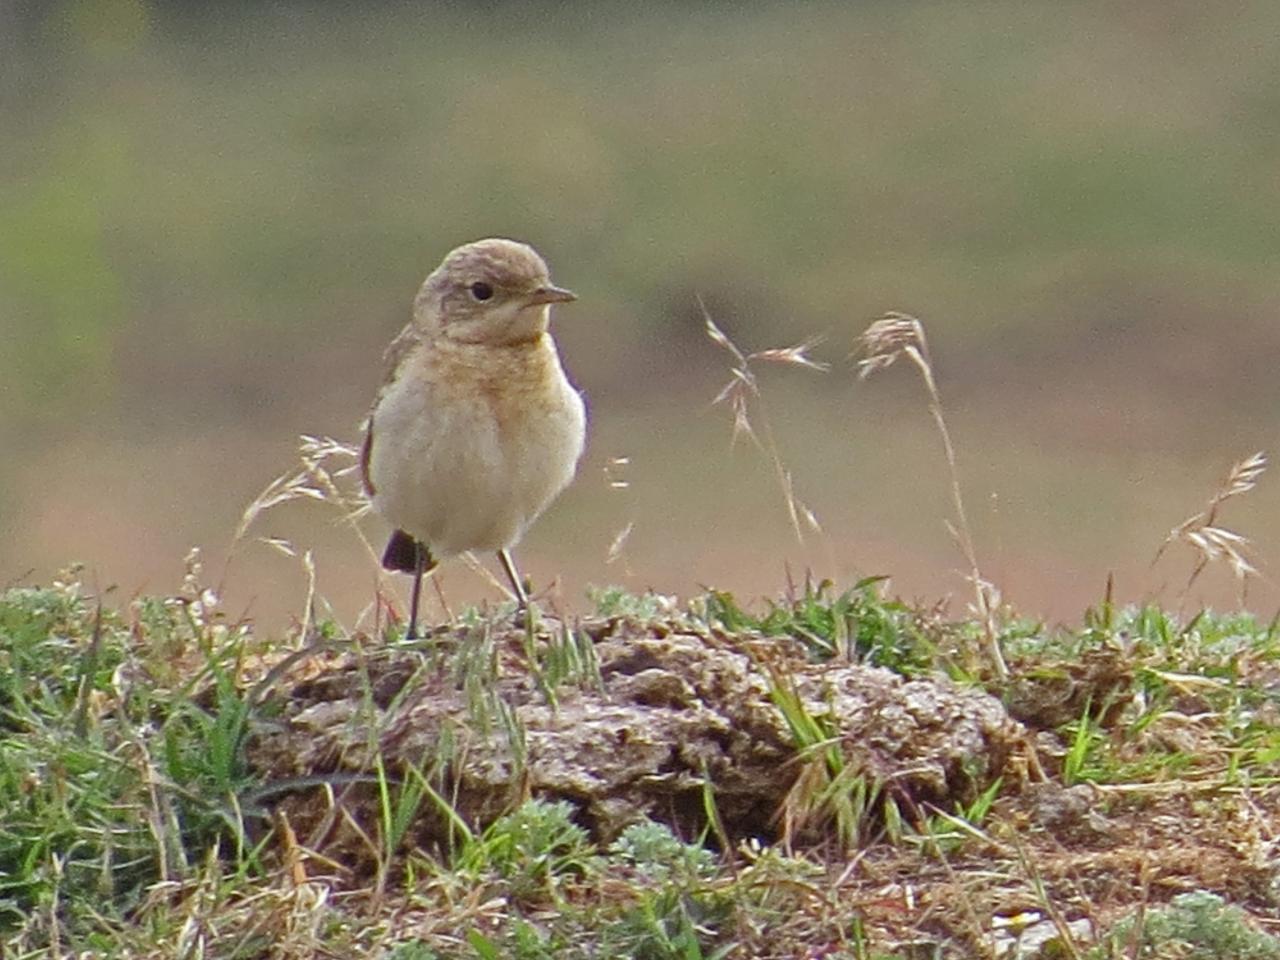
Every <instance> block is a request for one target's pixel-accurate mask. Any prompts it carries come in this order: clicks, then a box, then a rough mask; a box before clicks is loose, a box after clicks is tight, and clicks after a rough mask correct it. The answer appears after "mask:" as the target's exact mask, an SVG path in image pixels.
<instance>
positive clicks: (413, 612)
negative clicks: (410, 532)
mask: <svg viewBox="0 0 1280 960" xmlns="http://www.w3.org/2000/svg"><path fill="white" fill-rule="evenodd" d="M413 549H414V561H413V564H414V569H413V593H411V594H410V595H409V628H408V629H407V630H405V632H404V638H405V640H406V641H408V640H416V639H418V601H419V600H421V599H422V575H423V574H424V573H426V572H427V551H426V549H425V548H424V547H423V546H422V544H421V543H420V542H418V541H417V540H415V541H414V543H413Z"/></svg>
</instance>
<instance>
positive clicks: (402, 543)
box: [382, 530, 436, 573]
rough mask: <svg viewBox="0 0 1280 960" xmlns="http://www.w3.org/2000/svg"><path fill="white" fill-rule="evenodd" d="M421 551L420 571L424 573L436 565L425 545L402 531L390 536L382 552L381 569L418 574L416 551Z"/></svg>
mask: <svg viewBox="0 0 1280 960" xmlns="http://www.w3.org/2000/svg"><path fill="white" fill-rule="evenodd" d="M419 550H421V551H422V558H423V563H422V570H423V572H424V573H425V572H426V571H427V570H430V569H431V568H432V567H434V566H435V565H436V561H435V558H434V557H432V556H431V551H430V550H428V549H427V546H426V544H424V543H419V542H418V541H417V540H415V539H414V538H413V537H411V536H409V534H407V533H405V532H404V531H403V530H397V531H396V532H395V533H393V534H391V539H390V540H388V541H387V549H386V550H384V551H382V567H383V569H384V570H395V571H398V572H400V573H417V572H418V551H419Z"/></svg>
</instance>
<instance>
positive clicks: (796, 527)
mask: <svg viewBox="0 0 1280 960" xmlns="http://www.w3.org/2000/svg"><path fill="white" fill-rule="evenodd" d="M698 307H699V309H700V310H701V311H702V318H703V321H704V323H705V329H706V334H707V336H708V337H709V338H710V339H711V341H712V342H713V343H715V344H716V345H718V346H720V347H721V348H723V349H724V350H725V351H726V352H728V354H729V355H730V357H731V358H732V359H731V363H730V366H729V382H728V383H726V384H725V385H724V386H723V387H722V388H721V390H720V392H719V393H717V394H716V397H715V399H714V400H713V401H712V404H713V405H714V404H726V405H727V406H728V407H729V409H730V410H731V411H732V412H733V440H734V442H736V441H737V440H738V438H739V437H744V436H745V437H747V438H748V439H749V440H750V441H751V442H752V443H753V444H755V446H756V449H758V450H759V451H760V452H761V453H763V454H764V455H765V457H766V458H768V460H769V463H770V466H771V467H772V468H773V473H774V478H775V480H776V481H777V483H778V487H779V489H780V490H781V492H782V497H783V501H784V502H785V504H786V508H787V518H788V520H789V521H790V523H791V529H792V531H793V532H794V533H795V535H796V540H797V541H798V542H799V543H800V544H801V545H804V543H805V537H804V529H805V528H806V527H807V528H808V529H810V530H811V531H813V532H815V533H821V532H822V525H821V524H820V523H819V522H818V518H817V516H816V515H815V514H814V512H813V511H812V510H811V509H809V507H808V506H806V505H805V504H804V503H803V502H802V501H801V500H800V499H799V498H798V497H797V496H796V492H795V483H794V481H793V480H792V478H791V471H789V470H788V469H787V466H786V463H785V462H784V461H783V459H782V453H781V451H780V450H779V449H778V443H777V440H776V438H775V437H774V433H773V427H772V425H771V424H770V422H769V416H768V413H767V411H766V410H765V406H764V398H763V396H762V394H761V392H760V382H759V380H758V379H757V378H756V372H755V370H754V368H753V366H752V365H753V364H755V363H779V364H785V365H787V366H793V367H803V368H805V369H808V370H814V371H817V372H818V373H825V372H826V371H827V370H829V369H830V364H827V363H823V362H822V361H820V360H814V359H813V358H812V357H810V356H809V351H810V350H812V349H813V348H814V347H816V346H817V345H818V344H819V343H821V342H822V341H821V338H820V337H813V338H810V339H809V340H805V341H802V342H801V343H798V344H795V345H794V346H790V347H774V348H770V349H767V350H758V351H756V352H755V353H744V352H743V351H742V350H740V349H739V348H738V345H737V344H735V343H734V342H733V341H732V340H730V339H729V337H728V335H727V334H725V332H724V331H723V330H721V329H720V328H719V327H718V326H716V323H715V321H714V320H712V319H711V314H710V312H709V311H708V310H707V307H706V304H704V303H703V302H702V298H701V297H699V298H698ZM753 412H754V420H755V423H758V424H759V427H760V429H759V432H758V433H757V431H756V427H755V424H754V423H753Z"/></svg>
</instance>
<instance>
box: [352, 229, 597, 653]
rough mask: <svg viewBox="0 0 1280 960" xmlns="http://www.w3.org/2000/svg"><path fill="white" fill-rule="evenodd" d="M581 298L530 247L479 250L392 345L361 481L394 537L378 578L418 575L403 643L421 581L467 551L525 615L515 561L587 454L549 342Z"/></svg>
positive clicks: (581, 408)
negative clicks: (563, 308)
mask: <svg viewBox="0 0 1280 960" xmlns="http://www.w3.org/2000/svg"><path fill="white" fill-rule="evenodd" d="M576 299H577V296H576V295H575V294H574V293H572V292H571V291H569V290H566V289H564V288H562V287H557V286H556V285H555V284H553V283H552V282H551V277H550V273H549V271H548V268H547V264H546V261H544V260H543V258H542V257H541V256H540V255H539V254H538V252H537V251H536V250H534V249H533V247H531V246H529V245H528V244H525V243H521V242H519V241H516V240H508V239H505V238H500V237H490V238H487V239H484V240H477V241H474V242H472V243H466V244H463V245H462V246H460V247H457V248H456V249H454V250H452V251H451V252H450V253H449V254H448V255H447V256H445V258H444V260H443V261H442V262H441V263H440V266H438V267H437V268H436V269H435V270H433V271H432V272H431V274H430V275H429V276H428V277H427V278H426V280H425V281H424V282H423V284H422V287H421V289H420V290H419V291H418V294H417V296H416V297H415V298H414V301H413V315H412V319H411V320H410V321H409V323H408V324H407V325H406V326H405V328H404V329H403V330H402V331H401V332H400V334H399V335H398V336H396V338H395V339H394V340H392V341H391V344H390V346H388V347H387V350H386V353H385V356H384V364H385V367H386V377H385V379H384V380H383V383H382V386H381V387H380V388H379V390H378V391H377V394H376V397H375V399H374V402H373V406H372V408H371V410H370V411H369V414H368V416H367V417H366V419H365V422H364V442H363V444H362V446H361V450H360V475H361V479H362V481H363V486H364V490H365V493H366V495H367V496H368V498H369V501H370V503H371V504H372V507H373V509H374V511H375V512H376V513H378V514H379V515H381V516H382V517H383V519H385V520H386V521H387V522H388V523H389V524H390V525H391V527H392V529H393V532H392V534H391V536H390V538H389V540H388V541H387V546H386V550H385V551H384V552H383V555H382V566H383V567H384V568H385V569H387V570H391V571H399V572H403V573H408V574H410V575H411V576H412V577H413V589H412V594H411V598H410V602H409V622H408V627H407V629H406V631H405V638H406V640H412V639H415V638H416V637H417V624H418V605H419V598H420V595H421V591H422V579H423V577H424V575H426V574H427V573H429V572H430V571H431V570H433V569H434V568H435V567H436V566H437V565H438V564H439V562H440V561H441V560H443V559H447V558H449V557H453V556H456V555H458V554H461V553H466V552H469V551H481V550H485V551H490V550H491V551H496V553H497V555H498V559H499V562H500V563H501V565H502V568H503V570H504V572H505V573H506V575H507V577H508V579H509V580H510V581H511V587H512V591H513V592H514V594H515V597H516V600H517V603H518V609H519V610H526V611H527V609H528V600H529V598H528V595H527V593H526V591H525V587H524V583H523V581H522V580H521V578H520V574H519V572H518V570H517V569H516V565H515V561H514V560H513V559H512V556H511V550H512V548H513V547H514V546H515V544H516V543H517V542H518V541H519V540H520V539H521V537H522V536H523V535H524V533H525V531H526V530H527V529H528V527H529V526H530V524H532V523H533V521H534V520H535V519H537V517H538V515H539V514H541V513H542V512H543V510H545V509H546V508H547V506H548V505H549V504H550V503H551V501H552V500H554V499H555V498H556V496H558V495H559V494H560V492H561V491H562V490H563V489H564V488H565V487H566V486H568V485H569V482H570V481H571V480H572V479H573V476H574V474H575V472H576V471H577V466H578V461H579V460H580V459H581V457H582V452H583V448H584V446H585V442H586V405H585V403H584V401H583V397H582V394H581V393H580V392H579V391H578V389H577V388H576V387H574V386H573V384H571V383H570V381H569V379H568V377H567V376H566V375H565V372H564V368H563V366H562V365H561V362H560V355H559V352H558V351H557V350H556V344H555V341H554V340H553V339H552V336H551V333H550V332H549V324H550V313H551V307H552V305H553V304H563V303H569V302H571V301H573V300H576Z"/></svg>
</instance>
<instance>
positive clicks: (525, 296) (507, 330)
mask: <svg viewBox="0 0 1280 960" xmlns="http://www.w3.org/2000/svg"><path fill="white" fill-rule="evenodd" d="M576 299H577V297H576V296H574V294H572V293H570V292H569V291H568V290H564V289H561V288H560V287H557V286H555V285H554V284H552V282H551V277H550V275H549V273H548V271H547V264H546V262H545V261H544V260H543V259H542V257H540V256H539V255H538V252H537V251H536V250H534V249H533V247H531V246H529V245H528V244H524V243H518V242H516V241H515V240H502V239H497V238H490V239H488V240H477V241H475V242H474V243H468V244H464V245H463V246H461V247H458V248H457V249H456V250H453V251H452V252H450V254H449V255H448V256H447V257H445V258H444V262H442V263H441V264H440V266H438V267H437V268H436V269H435V270H434V271H432V273H431V275H430V276H429V277H427V279H426V281H425V282H424V283H423V284H422V289H421V290H419V291H418V296H417V298H416V299H415V300H414V318H415V319H416V320H417V322H418V323H419V324H420V325H422V326H423V327H425V328H427V329H428V330H430V331H432V332H438V333H439V334H441V335H443V336H446V337H449V338H450V339H453V340H458V341H461V342H464V343H483V344H492V345H494V346H507V345H513V344H520V343H528V342H533V341H536V340H537V339H538V338H539V337H540V336H541V335H542V334H543V333H545V332H546V329H547V324H548V322H549V316H548V314H549V307H550V305H551V304H553V303H567V302H569V301H570V300H576Z"/></svg>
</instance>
